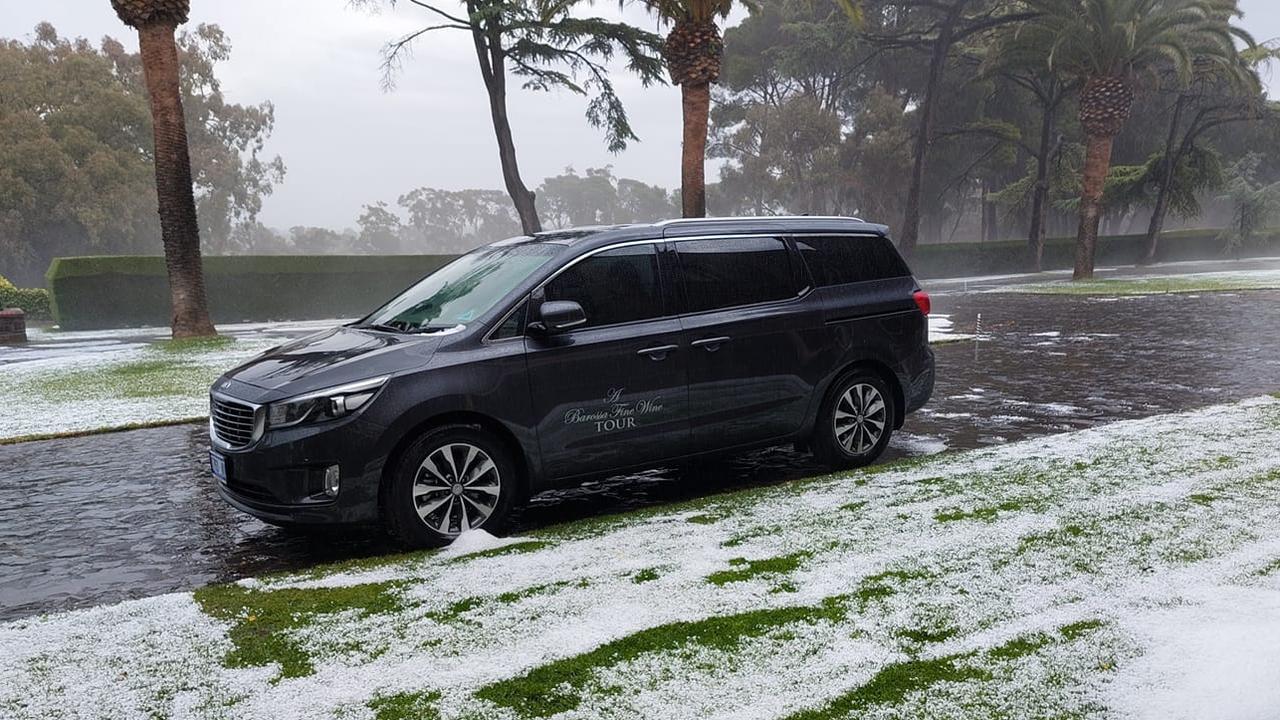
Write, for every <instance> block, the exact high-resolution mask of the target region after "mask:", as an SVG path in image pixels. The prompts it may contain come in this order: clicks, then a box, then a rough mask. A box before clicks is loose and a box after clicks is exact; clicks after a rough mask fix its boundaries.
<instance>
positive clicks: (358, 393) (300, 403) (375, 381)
mask: <svg viewBox="0 0 1280 720" xmlns="http://www.w3.org/2000/svg"><path fill="white" fill-rule="evenodd" d="M389 377H390V376H388V375H384V376H382V377H376V378H371V379H369V380H361V381H360V382H354V383H348V384H346V385H339V386H338V387H332V388H327V389H325V390H317V391H316V392H313V393H307V394H306V395H299V396H298V397H295V398H289V399H288V400H281V401H280V402H274V403H271V404H270V405H268V406H267V427H268V428H272V429H274V428H284V427H292V426H294V425H301V424H302V423H304V422H320V421H323V420H332V419H334V418H340V417H342V416H344V415H348V414H350V413H353V412H355V411H356V410H359V409H360V408H361V407H363V406H364V405H365V403H367V402H369V400H371V399H372V398H373V396H374V395H376V394H377V393H378V390H380V389H381V388H382V386H383V385H385V384H386V383H387V380H388V379H389Z"/></svg>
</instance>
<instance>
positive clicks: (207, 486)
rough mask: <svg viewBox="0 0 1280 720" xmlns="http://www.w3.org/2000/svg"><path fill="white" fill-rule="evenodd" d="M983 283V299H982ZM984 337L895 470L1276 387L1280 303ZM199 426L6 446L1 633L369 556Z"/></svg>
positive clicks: (1143, 305)
mask: <svg viewBox="0 0 1280 720" xmlns="http://www.w3.org/2000/svg"><path fill="white" fill-rule="evenodd" d="M971 287H972V286H971ZM959 289H960V288H959V286H957V285H952V284H947V283H938V284H937V285H936V286H935V287H934V292H935V295H934V307H935V311H936V312H939V313H947V314H949V315H950V316H951V319H952V321H953V322H954V324H955V330H956V331H957V332H964V333H976V334H977V336H978V337H977V339H976V340H970V341H964V342H956V343H951V344H946V345H941V346H938V347H936V351H937V357H938V362H937V368H938V382H937V386H936V388H935V391H934V397H933V400H932V401H931V402H930V403H929V405H928V406H927V407H926V408H925V409H924V410H922V411H921V412H919V413H917V414H915V415H912V416H911V417H909V418H908V419H907V424H906V427H905V428H904V430H903V432H902V433H901V434H900V436H898V437H897V438H896V439H895V442H894V444H893V445H892V446H891V448H890V451H889V453H888V456H889V457H901V456H904V455H911V454H920V453H928V452H937V451H939V450H941V449H944V448H946V449H966V448H973V447H979V446H983V445H991V444H998V443H1003V442H1009V441H1013V440H1018V439H1021V438H1024V437H1028V436H1031V435H1039V434H1045V433H1054V432H1062V431H1068V430H1072V429H1079V428H1085V427H1089V426H1092V425H1095V424H1098V423H1104V422H1111V421H1114V420H1121V419H1129V418H1136V417H1144V416H1148V415H1153V414H1158V413H1165V412H1171V411H1177V410H1183V409H1189V408H1194V407H1200V406H1204V405H1211V404H1215V403H1221V402H1226V401H1229V400H1232V399H1239V398H1244V397H1250V396H1254V395H1259V394H1262V393H1264V392H1274V391H1276V390H1280V291H1274V290H1268V291H1253V292H1247V293H1216V294H1204V295H1158V296H1143V297H1133V298H1085V297H1073V296H1051V295H1014V294H1003V293H965V292H959ZM207 450H208V440H207V437H206V430H205V428H204V427H203V426H202V425H181V426H174V427H165V428H155V429H147V430H136V431H131V432H124V433H115V434H108V435H97V436H89V437H82V438H73V439H64V440H51V441H43V442H30V443H22V444H18V445H11V446H0V620H5V619H12V618H17V617H23V616H26V615H32V614H36V613H39V612H45V611H51V610H59V609H66V608H75V607H84V606H88V605H93V604H98V603H102V602H110V601H116V600H121V599H125V598H131V597H142V596H148V595H155V594H158V593H162V592H167V591H173V590H181V589H190V588H193V587H197V586H200V585H202V584H206V583H209V582H215V581H224V580H231V579H235V578H239V577H245V576H251V575H256V574H260V573H264V572H270V571H276V570H291V569H299V568H304V567H308V566H310V565H314V564H316V563H321V562H325V561H329V560H335V559H340V558H347V557H356V556H364V555H373V554H379V553H384V552H388V551H390V550H392V549H393V548H392V546H391V545H389V544H388V543H387V542H386V541H385V540H383V539H381V537H380V536H379V535H377V534H376V533H371V532H359V531H352V532H344V533H342V534H339V535H336V536H328V537H316V536H300V535H294V534H290V533H287V532H284V531H281V530H277V529H275V528H272V527H269V526H266V525H263V524H262V523H259V522H258V521H256V520H253V519H251V518H249V517H247V516H245V515H242V514H240V513H237V512H236V511H234V510H232V509H231V508H229V507H228V506H226V505H225V504H223V503H222V502H221V501H220V500H219V499H218V498H217V496H216V495H215V493H214V490H213V488H212V486H211V482H212V480H211V479H210V477H209V475H208V472H207V470H206V457H207V456H206V453H207ZM820 471H821V470H820V468H818V467H816V466H815V465H814V464H813V463H812V462H811V461H810V459H809V458H808V456H807V455H804V454H801V453H797V452H794V451H792V450H791V449H789V448H774V449H770V450H765V451H761V452H758V453H752V454H750V455H748V456H745V457H742V458H737V459H734V460H727V461H723V462H719V463H711V464H706V465H702V466H699V467H697V468H696V469H692V470H684V471H667V470H657V471H652V472H646V473H640V474H637V475H633V476H629V477H626V478H614V479H610V480H606V481H601V482H596V483H592V484H590V485H587V486H585V487H582V488H578V489H574V490H566V491H558V492H554V493H545V494H543V495H540V496H538V497H536V498H534V499H533V501H532V503H531V504H530V506H529V507H528V508H527V509H525V510H524V511H522V512H521V513H520V515H519V517H518V518H517V520H516V527H515V530H514V531H515V532H522V531H527V530H529V529H532V528H539V527H545V526H548V525H552V524H555V523H559V522H564V521H568V520H574V519H578V518H584V517H590V516H595V515H601V514H610V513H616V512H623V511H626V510H631V509H635V508H638V507H643V506H648V505H653V504H658V503H667V502H671V501H675V500H680V499H684V498H689V497H696V496H701V495H706V494H710V493H714V492H720V491H724V490H728V489H737V488H742V487H746V486H751V485H760V484H769V483H777V482H783V481H786V480H789V479H793V478H796V477H801V476H805V475H812V474H815V473H817V472H820Z"/></svg>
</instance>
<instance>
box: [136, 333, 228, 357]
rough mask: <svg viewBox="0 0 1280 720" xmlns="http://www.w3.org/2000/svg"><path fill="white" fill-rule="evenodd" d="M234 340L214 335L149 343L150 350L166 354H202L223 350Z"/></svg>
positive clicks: (226, 336) (225, 336)
mask: <svg viewBox="0 0 1280 720" xmlns="http://www.w3.org/2000/svg"><path fill="white" fill-rule="evenodd" d="M235 342H236V339H235V338H233V337H231V336H230V335H214V336H213V337H197V338H176V339H172V340H157V341H156V342H153V343H151V346H150V349H153V350H156V351H159V352H162V353H168V354H181V353H187V354H191V353H202V352H209V351H211V350H225V349H226V348H228V347H230V346H232V345H234V344H235Z"/></svg>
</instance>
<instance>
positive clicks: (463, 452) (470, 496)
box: [383, 425, 518, 547]
mask: <svg viewBox="0 0 1280 720" xmlns="http://www.w3.org/2000/svg"><path fill="white" fill-rule="evenodd" d="M516 472H517V470H516V465H515V463H514V462H513V461H512V459H511V456H510V453H509V452H508V451H507V449H506V447H505V445H504V444H503V443H502V442H501V441H500V440H499V439H498V438H496V437H494V436H493V435H492V434H490V433H487V432H485V431H483V430H480V429H478V428H475V427H472V426H469V425H446V426H443V427H439V428H435V429H433V430H430V431H428V432H427V433H425V434H424V435H423V436H422V437H421V438H419V439H418V440H417V441H415V442H414V443H413V444H412V445H410V446H409V449H408V450H406V451H405V452H404V453H403V454H402V455H401V456H400V460H399V462H398V463H397V464H396V467H395V470H394V474H393V476H392V477H391V479H390V483H389V485H388V487H387V488H386V492H385V495H384V498H383V514H384V517H385V519H386V522H387V525H388V529H390V530H391V533H392V534H393V535H395V536H396V537H397V538H398V539H400V540H401V541H402V542H404V543H406V544H408V545H411V546H414V547H434V546H440V545H444V544H447V543H449V542H450V541H452V540H453V539H454V538H456V537H457V536H458V535H459V534H461V533H463V532H465V531H467V530H474V529H477V528H484V529H485V530H487V531H489V532H495V533H496V532H499V531H501V530H502V527H503V525H504V524H505V522H506V521H507V517H508V515H509V514H510V511H511V507H512V505H513V504H514V502H515V499H516V495H517V488H518V484H517V482H516Z"/></svg>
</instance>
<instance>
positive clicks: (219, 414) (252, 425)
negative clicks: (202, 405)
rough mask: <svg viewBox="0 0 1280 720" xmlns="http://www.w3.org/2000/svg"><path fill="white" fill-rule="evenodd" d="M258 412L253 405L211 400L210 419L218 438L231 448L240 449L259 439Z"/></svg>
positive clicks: (225, 400) (219, 399)
mask: <svg viewBox="0 0 1280 720" xmlns="http://www.w3.org/2000/svg"><path fill="white" fill-rule="evenodd" d="M257 412H258V411H257V410H256V409H255V408H254V407H253V406H252V405H246V404H245V403H239V402H235V401H234V400H227V399H224V398H218V397H214V398H210V399H209V418H210V420H211V421H212V424H213V432H214V434H215V435H217V438H218V439H219V440H221V441H222V442H223V443H225V444H226V445H227V447H231V448H240V447H244V446H245V445H248V444H249V443H251V442H253V441H254V440H256V439H257V430H258V417H257Z"/></svg>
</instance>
